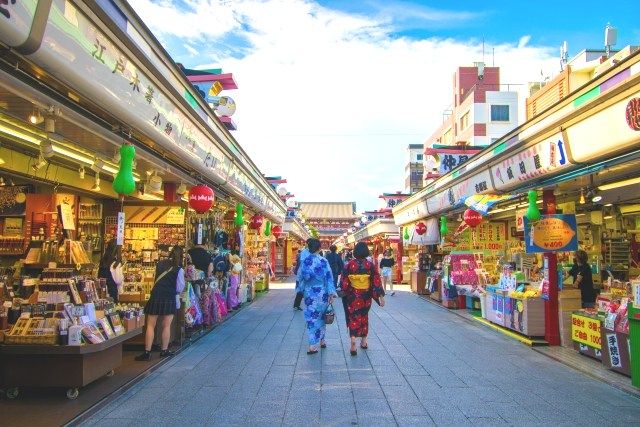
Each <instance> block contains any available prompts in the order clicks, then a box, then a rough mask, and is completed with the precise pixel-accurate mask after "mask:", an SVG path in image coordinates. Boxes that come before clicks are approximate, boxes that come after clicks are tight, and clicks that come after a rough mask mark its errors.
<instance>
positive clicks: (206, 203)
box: [123, 156, 215, 214]
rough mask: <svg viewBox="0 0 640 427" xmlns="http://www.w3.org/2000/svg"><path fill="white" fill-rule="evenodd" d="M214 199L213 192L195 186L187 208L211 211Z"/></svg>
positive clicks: (201, 211)
mask: <svg viewBox="0 0 640 427" xmlns="http://www.w3.org/2000/svg"><path fill="white" fill-rule="evenodd" d="M123 157H124V156H123ZM214 199H215V194H214V192H213V190H212V189H211V188H209V187H207V186H206V185H204V184H200V185H196V186H194V187H191V189H190V190H189V206H190V207H191V209H193V210H194V211H196V213H199V214H203V213H205V212H207V211H208V210H209V209H211V206H213V201H214Z"/></svg>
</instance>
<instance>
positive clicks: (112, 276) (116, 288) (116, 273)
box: [98, 239, 124, 302]
mask: <svg viewBox="0 0 640 427" xmlns="http://www.w3.org/2000/svg"><path fill="white" fill-rule="evenodd" d="M122 267H123V266H122V261H121V260H120V251H119V249H118V245H117V244H116V240H115V239H111V240H109V243H107V246H106V248H105V250H104V255H102V259H101V260H100V266H99V268H98V278H100V279H106V281H107V293H108V294H109V296H110V297H111V298H113V301H114V302H118V295H119V294H120V293H122V285H123V283H124V273H123V271H122Z"/></svg>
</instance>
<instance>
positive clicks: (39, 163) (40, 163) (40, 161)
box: [31, 154, 47, 172]
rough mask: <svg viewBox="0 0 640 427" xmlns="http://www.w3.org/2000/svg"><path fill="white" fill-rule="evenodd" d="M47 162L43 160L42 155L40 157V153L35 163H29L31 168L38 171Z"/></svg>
mask: <svg viewBox="0 0 640 427" xmlns="http://www.w3.org/2000/svg"><path fill="white" fill-rule="evenodd" d="M46 164H47V161H46V160H45V158H44V157H42V154H40V155H39V156H38V160H37V162H36V163H34V164H33V165H31V169H33V170H34V171H35V172H38V171H39V170H40V169H42V168H43V167H44V166H45V165H46Z"/></svg>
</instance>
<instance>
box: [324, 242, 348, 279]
mask: <svg viewBox="0 0 640 427" xmlns="http://www.w3.org/2000/svg"><path fill="white" fill-rule="evenodd" d="M337 250H338V248H337V247H336V245H331V246H330V247H329V251H330V252H329V253H328V254H326V256H325V258H326V259H327V261H328V262H329V267H331V274H333V285H334V286H337V285H338V276H339V275H340V273H342V268H343V267H344V262H342V258H341V257H340V255H338V254H337V253H336V251H337Z"/></svg>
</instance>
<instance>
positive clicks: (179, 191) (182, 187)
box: [176, 182, 187, 196]
mask: <svg viewBox="0 0 640 427" xmlns="http://www.w3.org/2000/svg"><path fill="white" fill-rule="evenodd" d="M186 192H187V186H186V185H185V183H184V182H181V183H180V185H178V188H176V194H177V195H179V196H182V195H183V194H185V193H186Z"/></svg>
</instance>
